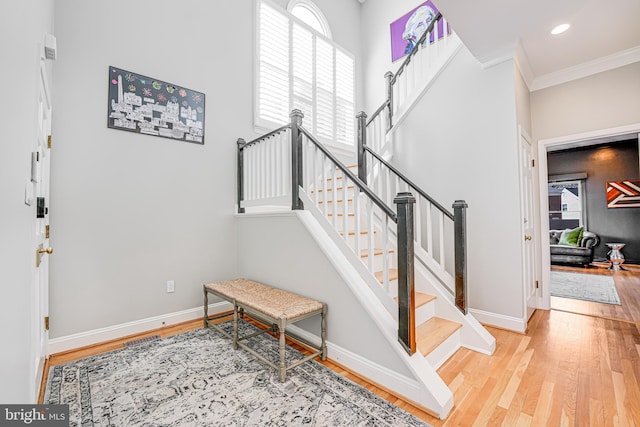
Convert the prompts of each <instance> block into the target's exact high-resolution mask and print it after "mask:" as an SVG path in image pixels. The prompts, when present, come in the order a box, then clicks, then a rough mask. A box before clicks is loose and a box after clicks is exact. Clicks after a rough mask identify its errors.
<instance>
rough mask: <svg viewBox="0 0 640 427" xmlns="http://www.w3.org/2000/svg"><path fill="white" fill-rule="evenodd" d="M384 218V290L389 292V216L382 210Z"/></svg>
mask: <svg viewBox="0 0 640 427" xmlns="http://www.w3.org/2000/svg"><path fill="white" fill-rule="evenodd" d="M380 213H381V214H382V216H383V218H384V221H383V224H382V283H384V290H385V291H386V292H387V294H388V293H389V217H388V216H387V215H386V214H385V213H384V212H382V211H381V212H380Z"/></svg>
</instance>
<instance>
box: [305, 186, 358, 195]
mask: <svg viewBox="0 0 640 427" xmlns="http://www.w3.org/2000/svg"><path fill="white" fill-rule="evenodd" d="M355 187H356V186H355V185H349V184H347V190H351V189H353V188H355ZM342 190H343V188H342V187H336V191H342ZM314 191H315V190H314ZM314 191H311V192H312V193H313V192H314ZM329 191H333V188H331V187H329V188H327V192H329ZM323 192H324V189H323V188H320V189H318V193H323Z"/></svg>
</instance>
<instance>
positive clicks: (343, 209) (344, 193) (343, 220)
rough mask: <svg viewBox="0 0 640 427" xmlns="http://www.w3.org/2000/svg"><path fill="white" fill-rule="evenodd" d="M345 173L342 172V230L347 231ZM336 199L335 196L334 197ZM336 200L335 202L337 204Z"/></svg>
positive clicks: (347, 211) (347, 213) (347, 212)
mask: <svg viewBox="0 0 640 427" xmlns="http://www.w3.org/2000/svg"><path fill="white" fill-rule="evenodd" d="M347 182H348V181H347V174H346V173H344V172H342V231H343V232H345V233H346V232H347V230H348V229H349V228H348V227H347V224H348V220H349V209H348V208H349V204H348V203H347ZM336 199H337V197H336ZM337 203H338V202H337V200H336V204H337Z"/></svg>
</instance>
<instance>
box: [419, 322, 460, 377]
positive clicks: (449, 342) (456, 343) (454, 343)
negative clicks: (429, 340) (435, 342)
mask: <svg viewBox="0 0 640 427" xmlns="http://www.w3.org/2000/svg"><path fill="white" fill-rule="evenodd" d="M460 347H461V335H460V330H457V331H456V332H454V333H453V334H452V335H451V336H450V337H449V338H447V339H446V340H445V341H444V342H443V343H442V344H440V345H439V346H438V347H437V348H436V349H435V350H433V351H432V352H431V353H429V354H428V355H427V361H428V362H429V363H430V364H431V366H433V367H434V368H435V369H438V368H439V367H440V366H442V364H443V363H444V362H446V361H447V359H449V357H451V356H452V355H453V353H455V352H456V351H457V350H458V349H459V348H460Z"/></svg>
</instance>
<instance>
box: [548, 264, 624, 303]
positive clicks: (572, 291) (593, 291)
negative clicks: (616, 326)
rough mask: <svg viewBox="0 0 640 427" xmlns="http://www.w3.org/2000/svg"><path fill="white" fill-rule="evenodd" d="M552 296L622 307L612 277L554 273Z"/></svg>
mask: <svg viewBox="0 0 640 427" xmlns="http://www.w3.org/2000/svg"><path fill="white" fill-rule="evenodd" d="M551 295H553V296H555V297H563V298H573V299H580V300H584V301H594V302H603V303H606V304H618V305H620V297H618V292H617V291H616V285H615V282H614V281H613V277H611V276H600V275H596V274H581V273H571V272H568V271H552V272H551Z"/></svg>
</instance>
